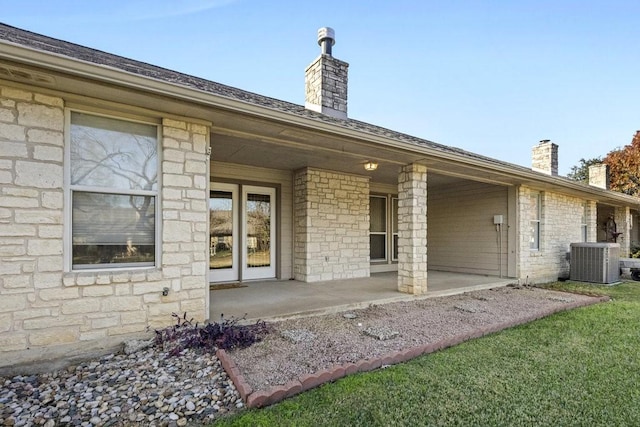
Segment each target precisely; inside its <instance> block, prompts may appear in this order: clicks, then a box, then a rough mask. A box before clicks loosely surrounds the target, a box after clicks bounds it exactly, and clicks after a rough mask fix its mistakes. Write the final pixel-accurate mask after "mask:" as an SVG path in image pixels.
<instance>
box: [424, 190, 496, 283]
mask: <svg viewBox="0 0 640 427" xmlns="http://www.w3.org/2000/svg"><path fill="white" fill-rule="evenodd" d="M427 198H428V217H429V221H428V224H427V228H428V230H427V242H428V253H427V261H428V265H429V269H430V270H443V271H452V272H461V273H475V274H489V275H496V276H499V275H500V259H499V258H498V252H499V251H498V248H499V244H498V243H499V238H498V237H499V235H500V233H499V232H498V231H497V230H496V226H495V225H494V223H493V217H494V215H503V218H504V225H503V226H502V239H501V240H502V255H501V258H502V275H505V276H506V275H507V252H508V251H507V246H508V227H507V223H508V187H501V186H497V185H490V184H484V183H479V182H473V181H457V182H454V183H452V184H450V185H447V186H444V187H442V186H440V187H433V188H432V187H429V191H428V196H427Z"/></svg>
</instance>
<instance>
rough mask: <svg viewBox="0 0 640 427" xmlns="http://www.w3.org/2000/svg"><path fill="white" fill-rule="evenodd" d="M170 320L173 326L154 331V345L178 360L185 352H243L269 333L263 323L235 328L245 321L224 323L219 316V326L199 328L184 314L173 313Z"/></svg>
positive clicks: (258, 322)
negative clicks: (174, 322) (173, 320)
mask: <svg viewBox="0 0 640 427" xmlns="http://www.w3.org/2000/svg"><path fill="white" fill-rule="evenodd" d="M171 316H172V317H174V318H175V319H176V324H175V325H173V326H169V327H167V328H164V329H160V330H158V329H156V331H155V332H156V338H155V344H156V345H157V346H159V347H162V349H163V350H164V351H167V353H168V355H169V356H178V355H180V354H181V353H182V352H183V351H184V350H187V349H194V350H199V351H205V352H214V351H216V350H217V349H224V350H229V349H232V348H246V347H249V346H250V345H252V344H254V343H256V342H259V341H261V340H262V338H263V337H264V336H265V335H266V334H267V333H269V325H267V323H266V322H264V321H262V320H259V321H257V322H256V323H255V324H253V325H238V322H239V321H241V320H244V319H245V317H242V318H231V319H224V317H222V316H221V318H220V322H219V323H218V322H213V323H208V324H206V325H204V326H199V325H198V323H193V318H191V319H188V318H187V313H184V315H182V316H180V315H178V314H176V313H172V314H171ZM245 316H246V315H245Z"/></svg>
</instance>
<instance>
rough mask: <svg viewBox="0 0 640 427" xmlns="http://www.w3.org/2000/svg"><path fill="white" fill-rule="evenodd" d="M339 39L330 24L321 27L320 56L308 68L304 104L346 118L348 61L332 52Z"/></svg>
mask: <svg viewBox="0 0 640 427" xmlns="http://www.w3.org/2000/svg"><path fill="white" fill-rule="evenodd" d="M335 43H336V40H335V33H334V31H333V29H331V28H329V27H324V28H320V29H319V30H318V44H319V45H320V47H321V53H320V56H319V57H318V58H317V59H316V60H315V61H313V63H312V64H311V65H309V66H308V67H307V69H306V70H305V76H304V80H305V103H304V106H305V108H307V109H309V110H313V111H317V112H319V113H323V114H326V115H328V116H332V117H337V118H339V119H346V118H347V70H348V68H349V64H347V63H346V62H343V61H340V60H339V59H335V58H334V57H333V56H331V47H332V46H333V45H334V44H335Z"/></svg>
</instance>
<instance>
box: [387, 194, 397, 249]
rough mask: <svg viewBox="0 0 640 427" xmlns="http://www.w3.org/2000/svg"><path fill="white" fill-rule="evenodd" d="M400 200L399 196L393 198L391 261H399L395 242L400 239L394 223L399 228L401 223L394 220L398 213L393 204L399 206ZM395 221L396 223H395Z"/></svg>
mask: <svg viewBox="0 0 640 427" xmlns="http://www.w3.org/2000/svg"><path fill="white" fill-rule="evenodd" d="M399 201H400V198H398V196H391V245H390V246H391V248H390V249H389V251H390V253H391V261H398V256H397V254H396V253H395V252H394V248H395V241H396V238H397V237H398V230H397V228H398V227H394V222H395V223H396V224H398V226H399V225H400V222H399V221H398V218H394V217H396V216H397V213H396V211H395V210H394V209H393V204H394V203H396V204H399ZM394 219H395V221H394Z"/></svg>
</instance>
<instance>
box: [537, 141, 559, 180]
mask: <svg viewBox="0 0 640 427" xmlns="http://www.w3.org/2000/svg"><path fill="white" fill-rule="evenodd" d="M531 169H533V170H534V171H536V172H542V173H546V174H547V175H553V176H558V145H557V144H554V143H553V142H551V141H550V140H548V139H543V140H542V141H540V143H539V144H538V145H536V146H535V147H533V150H532V156H531Z"/></svg>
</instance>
